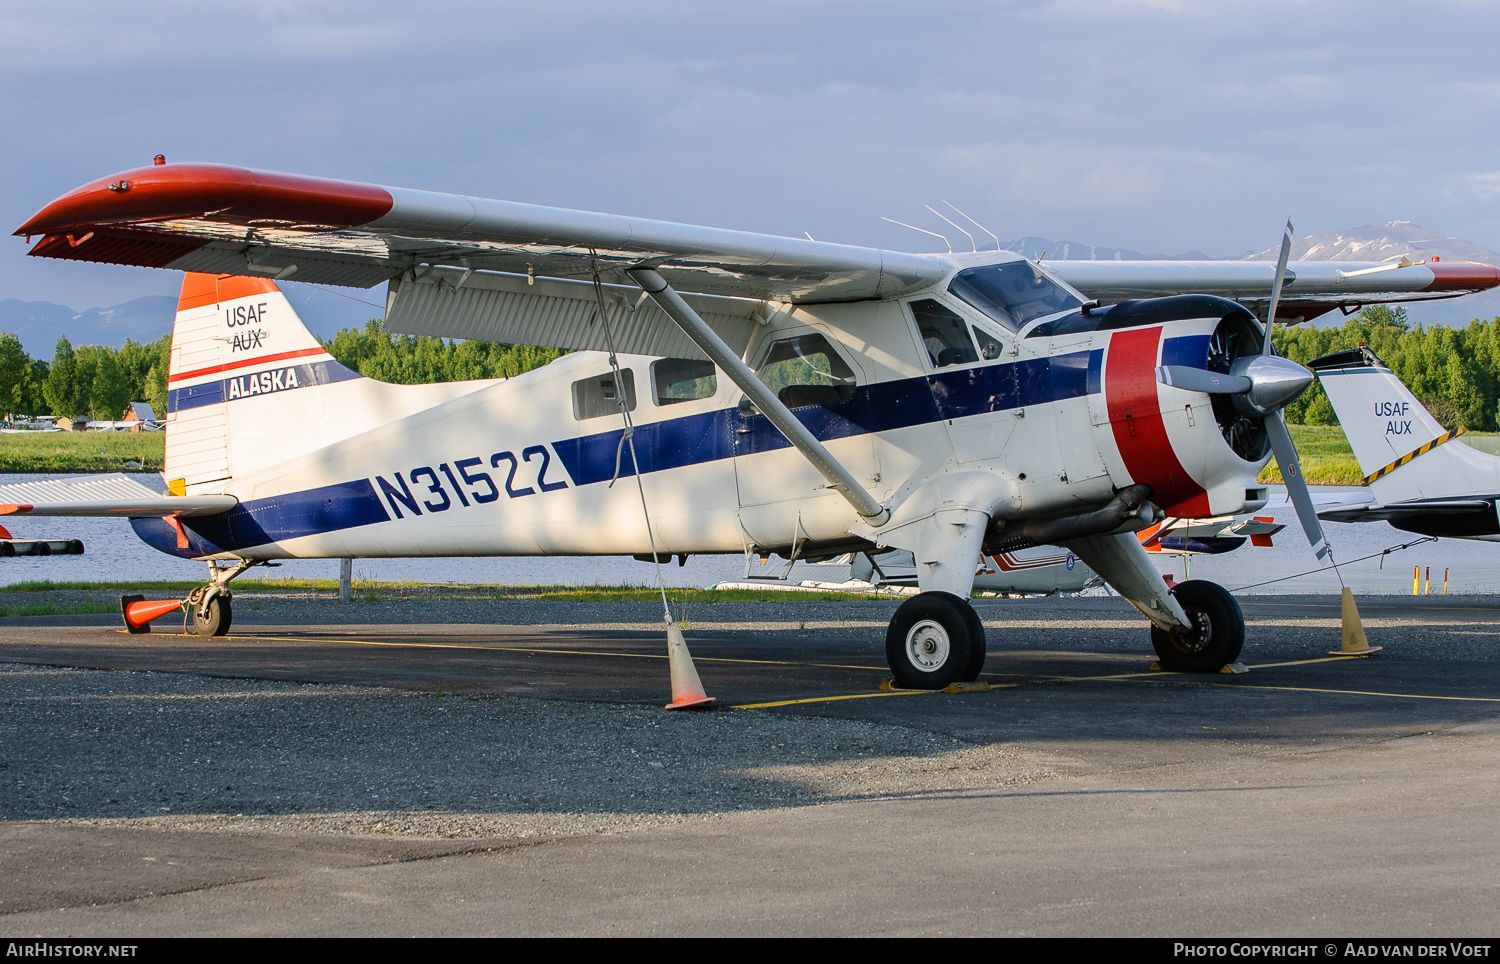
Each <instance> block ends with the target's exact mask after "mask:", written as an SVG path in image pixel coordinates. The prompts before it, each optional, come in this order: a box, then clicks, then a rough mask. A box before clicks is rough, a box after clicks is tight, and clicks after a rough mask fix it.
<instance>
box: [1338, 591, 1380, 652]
mask: <svg viewBox="0 0 1500 964" xmlns="http://www.w3.org/2000/svg"><path fill="white" fill-rule="evenodd" d="M1384 648H1385V647H1384V646H1371V645H1370V641H1369V640H1368V639H1366V638H1365V624H1364V623H1363V622H1361V621H1360V618H1359V607H1358V606H1356V605H1354V593H1352V592H1350V591H1349V587H1348V586H1345V587H1344V638H1343V642H1342V644H1341V645H1340V647H1339V648H1338V649H1331V650H1329V651H1328V652H1329V655H1331V656H1368V655H1370V654H1371V653H1378V652H1380V651H1381V650H1382V649H1384Z"/></svg>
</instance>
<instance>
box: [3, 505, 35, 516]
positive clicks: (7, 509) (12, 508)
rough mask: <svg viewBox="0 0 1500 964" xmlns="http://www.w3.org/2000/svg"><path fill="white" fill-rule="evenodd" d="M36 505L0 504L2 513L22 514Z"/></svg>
mask: <svg viewBox="0 0 1500 964" xmlns="http://www.w3.org/2000/svg"><path fill="white" fill-rule="evenodd" d="M34 508H35V506H30V505H21V504H16V505H0V515H22V514H24V513H27V512H30V511H31V510H32V509H34Z"/></svg>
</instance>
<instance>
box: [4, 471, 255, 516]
mask: <svg viewBox="0 0 1500 964" xmlns="http://www.w3.org/2000/svg"><path fill="white" fill-rule="evenodd" d="M237 505H239V500H238V499H236V498H235V497H234V496H232V495H195V496H175V495H162V494H160V493H158V492H154V491H152V490H151V489H148V488H146V486H144V485H141V484H140V483H139V482H137V481H135V480H134V479H132V478H130V477H129V476H127V475H124V474H123V473H118V472H117V473H115V474H113V475H93V476H88V477H86V478H81V479H47V480H45V481H42V482H21V483H17V484H15V485H0V515H38V516H41V515H46V516H122V517H127V518H128V517H131V516H169V515H171V516H202V515H219V514H221V513H224V512H228V511H229V510H230V509H233V508H234V507H235V506H237Z"/></svg>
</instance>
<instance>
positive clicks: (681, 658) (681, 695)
mask: <svg viewBox="0 0 1500 964" xmlns="http://www.w3.org/2000/svg"><path fill="white" fill-rule="evenodd" d="M667 661H668V663H670V664H671V669H672V702H670V703H668V704H667V705H666V707H664V708H665V709H669V710H711V709H713V708H714V707H715V706H717V705H718V702H719V701H718V700H716V699H714V698H713V697H712V696H709V695H708V694H707V693H705V692H703V681H702V680H700V679H699V678H698V670H697V668H696V667H694V666H693V654H692V653H690V652H688V648H687V640H685V639H683V638H682V627H680V626H678V625H677V624H676V623H668V624H667Z"/></svg>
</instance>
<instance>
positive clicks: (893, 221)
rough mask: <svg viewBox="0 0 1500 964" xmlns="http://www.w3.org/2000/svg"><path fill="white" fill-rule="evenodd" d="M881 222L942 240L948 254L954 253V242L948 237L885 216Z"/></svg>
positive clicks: (881, 217)
mask: <svg viewBox="0 0 1500 964" xmlns="http://www.w3.org/2000/svg"><path fill="white" fill-rule="evenodd" d="M880 220H882V221H889V222H891V223H892V224H899V225H901V226H902V227H903V228H911V229H912V230H913V231H921V232H922V233H923V234H930V235H932V236H933V237H934V238H942V239H943V243H944V244H946V245H947V246H948V253H949V254H952V253H953V242H952V241H949V240H948V237H947V235H943V234H938V233H937V232H936V231H929V230H927V229H926V228H919V227H917V226H916V225H915V224H907V223H906V222H905V221H897V220H896V219H895V218H888V217H886V216H885V215H883V214H882V215H881V216H880Z"/></svg>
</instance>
